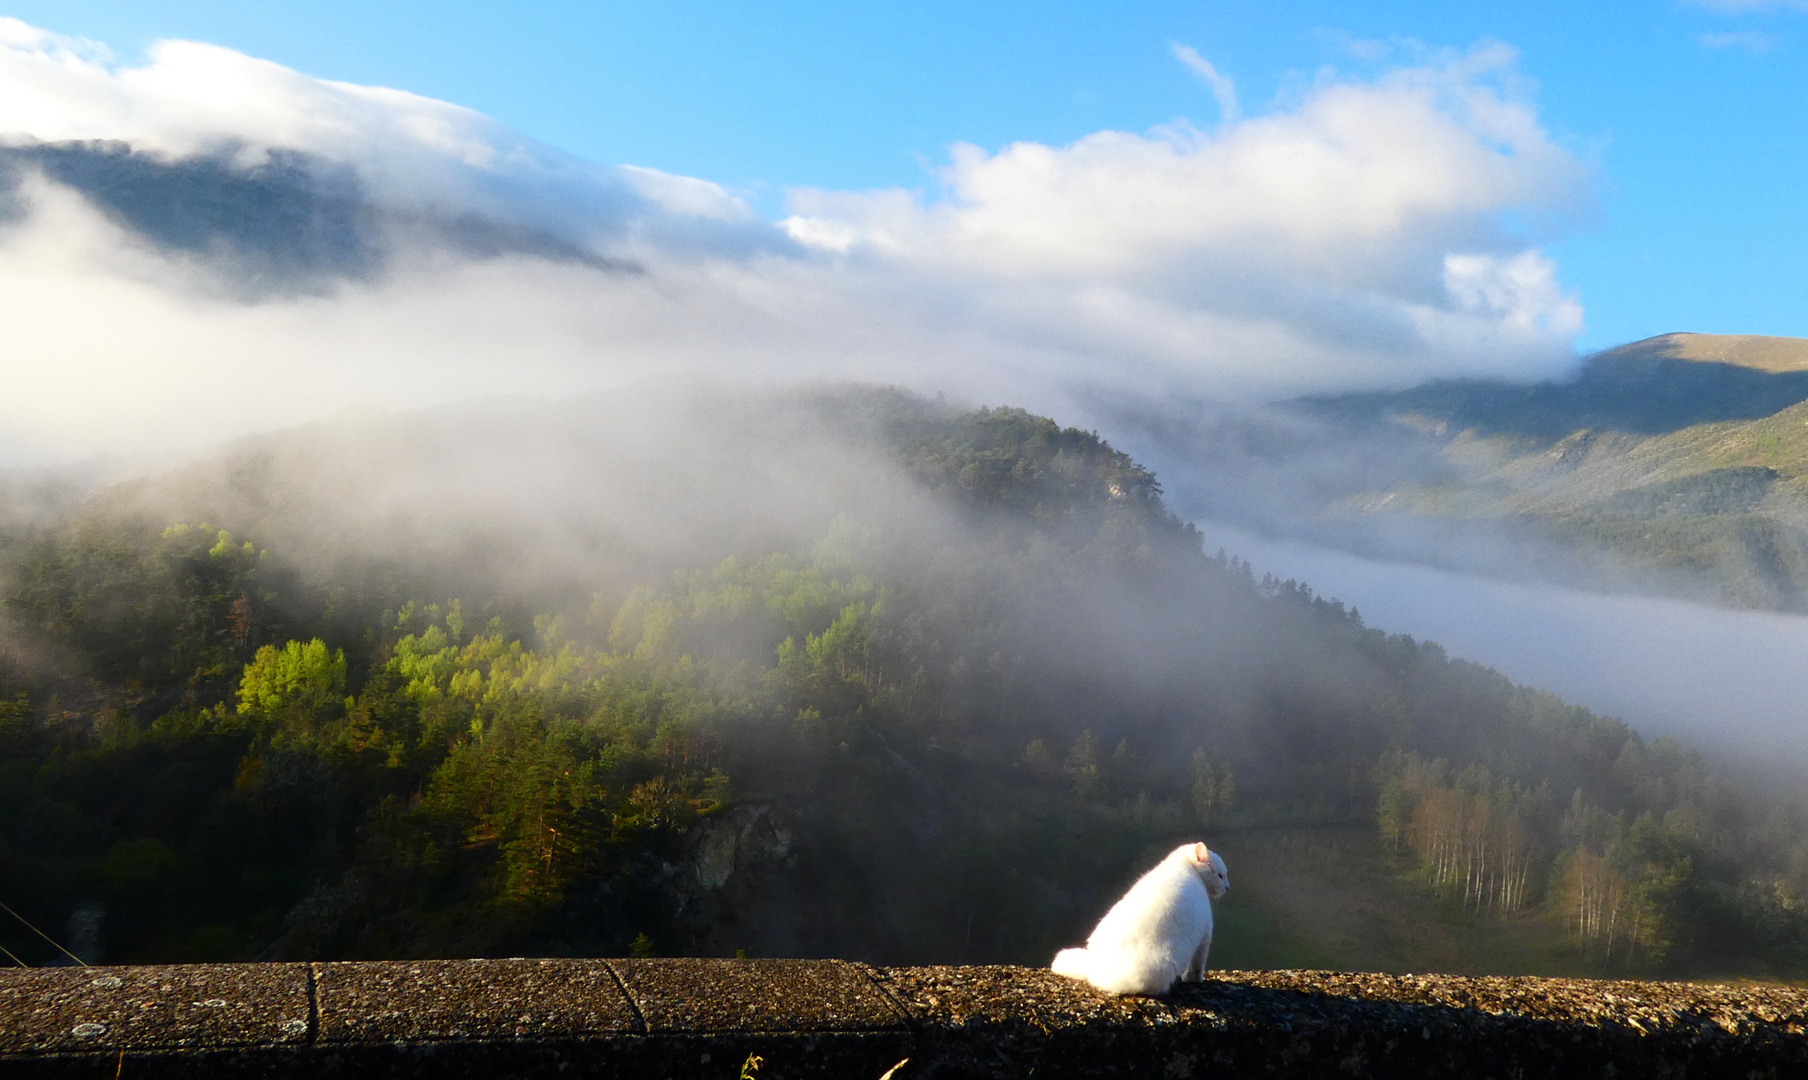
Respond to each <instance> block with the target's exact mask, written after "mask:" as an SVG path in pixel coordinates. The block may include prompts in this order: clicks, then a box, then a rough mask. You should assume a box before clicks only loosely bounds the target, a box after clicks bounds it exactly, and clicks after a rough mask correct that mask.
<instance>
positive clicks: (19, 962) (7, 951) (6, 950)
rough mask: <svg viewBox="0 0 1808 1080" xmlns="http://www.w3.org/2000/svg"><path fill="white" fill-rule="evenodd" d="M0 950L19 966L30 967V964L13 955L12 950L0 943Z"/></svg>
mask: <svg viewBox="0 0 1808 1080" xmlns="http://www.w3.org/2000/svg"><path fill="white" fill-rule="evenodd" d="M0 952H3V953H5V954H6V957H7V959H9V960H11V961H12V962H13V963H15V964H17V965H19V966H20V967H30V966H31V965H30V964H28V963H26V962H25V961H23V960H21V959H19V958H18V957H16V956H14V955H13V951H12V950H11V949H9V948H7V947H6V946H4V945H0Z"/></svg>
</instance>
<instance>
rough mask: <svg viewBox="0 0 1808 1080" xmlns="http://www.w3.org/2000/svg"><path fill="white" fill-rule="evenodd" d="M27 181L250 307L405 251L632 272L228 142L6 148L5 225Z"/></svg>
mask: <svg viewBox="0 0 1808 1080" xmlns="http://www.w3.org/2000/svg"><path fill="white" fill-rule="evenodd" d="M32 179H41V180H43V181H47V182H49V183H52V184H55V185H58V186H60V187H63V188H65V189H67V190H69V191H72V192H74V193H76V194H77V195H79V196H81V197H82V198H83V199H84V200H86V201H87V202H88V203H89V204H90V205H92V206H94V207H95V208H96V209H98V210H99V211H100V212H101V214H102V215H103V216H105V217H106V218H107V219H108V220H109V221H110V222H111V223H112V224H114V225H116V226H118V227H119V228H120V229H122V230H124V231H125V233H126V234H127V235H128V236H130V237H131V238H133V239H134V240H136V241H138V242H140V243H143V244H146V245H147V246H149V247H151V248H153V249H155V250H157V251H158V252H160V253H161V254H163V255H165V256H170V257H176V258H179V259H182V260H186V262H187V263H188V264H189V265H200V266H202V267H204V270H205V272H206V273H207V274H208V276H209V279H210V280H211V281H212V282H213V283H215V284H216V285H217V286H218V287H221V288H224V289H227V290H228V291H230V292H232V293H233V294H235V295H238V296H240V297H241V298H244V299H263V298H268V297H272V296H283V295H294V294H300V293H319V292H324V291H327V290H329V289H330V288H331V287H332V286H333V285H334V284H336V283H339V282H342V281H368V280H371V279H373V278H376V277H378V276H380V275H381V274H382V273H383V272H384V271H385V270H386V269H387V268H388V267H389V266H390V265H391V264H392V263H393V262H394V261H395V260H396V259H397V258H398V257H401V256H402V255H403V254H404V253H405V252H410V251H413V252H420V251H437V252H441V253H443V254H445V255H449V256H452V257H460V258H494V257H497V256H501V255H526V256H532V257H536V258H543V259H552V260H556V261H563V262H579V263H585V264H588V265H593V266H597V267H601V268H616V269H621V268H625V267H624V264H620V263H615V262H611V261H610V260H608V259H604V258H602V257H600V256H598V255H597V254H595V253H594V252H591V251H588V250H586V249H585V248H583V247H581V246H579V245H577V244H575V243H573V242H571V241H570V240H568V239H566V238H563V237H561V236H558V235H555V234H553V233H551V232H548V231H545V230H541V229H536V228H532V227H529V226H526V225H523V224H520V223H518V222H515V221H511V220H506V219H503V218H500V217H495V216H486V215H483V214H479V213H476V212H472V211H462V212H461V211H454V210H443V209H442V210H438V211H434V210H430V209H425V208H422V209H415V210H404V209H401V208H398V207H394V206H387V205H384V204H383V203H382V202H380V201H377V200H376V199H373V198H372V196H371V194H370V192H369V191H368V190H367V185H366V184H365V183H364V182H363V181H362V180H361V179H360V178H359V176H358V175H357V173H356V172H355V171H354V170H352V169H350V168H348V167H345V166H340V165H334V164H333V163H331V162H328V161H326V160H324V159H321V158H318V157H315V156H313V155H310V154H306V153H303V152H300V151H294V150H267V151H259V152H257V153H251V152H250V151H248V150H247V149H246V148H242V147H236V146H230V145H229V146H226V147H223V148H221V149H220V150H217V151H215V152H213V153H211V154H203V155H198V156H194V157H189V158H181V159H170V158H167V157H165V156H162V155H158V154H153V153H148V152H145V151H140V150H134V149H133V148H132V147H131V146H129V145H127V144H125V143H121V142H100V141H90V142H60V143H41V142H23V143H20V142H14V143H12V144H10V145H0V224H17V223H18V222H20V221H22V220H24V219H25V218H26V216H27V215H28V211H29V187H28V181H30V180H32Z"/></svg>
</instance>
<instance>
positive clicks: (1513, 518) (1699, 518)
mask: <svg viewBox="0 0 1808 1080" xmlns="http://www.w3.org/2000/svg"><path fill="white" fill-rule="evenodd" d="M1805 373H1808V340H1801V339H1793V338H1761V337H1749V336H1747V337H1721V336H1712V335H1666V336H1665V337H1662V338H1654V339H1650V340H1648V341H1644V342H1636V343H1634V344H1632V345H1628V346H1623V347H1621V348H1620V349H1616V350H1611V351H1610V352H1608V353H1604V354H1602V355H1601V356H1599V357H1596V358H1594V360H1592V361H1591V363H1590V366H1589V369H1588V370H1587V371H1586V372H1585V373H1584V375H1583V377H1582V378H1581V379H1579V380H1578V381H1577V382H1576V383H1574V384H1572V385H1570V386H1566V387H1549V386H1546V387H1538V388H1533V389H1532V390H1523V389H1520V390H1513V391H1511V392H1508V390H1507V389H1506V388H1503V387H1499V386H1494V385H1492V384H1480V383H1476V384H1466V385H1464V386H1461V387H1453V386H1442V387H1428V388H1421V389H1420V390H1416V391H1407V392H1405V393H1402V394H1395V395H1371V396H1365V397H1363V398H1361V399H1355V398H1351V399H1341V400H1340V401H1338V402H1335V403H1332V404H1331V408H1332V409H1333V411H1335V412H1337V413H1340V414H1342V415H1343V417H1344V418H1345V419H1346V420H1351V419H1354V420H1355V421H1356V422H1357V423H1358V424H1359V425H1389V426H1408V427H1410V428H1412V429H1414V430H1417V431H1419V432H1421V433H1423V435H1424V437H1426V438H1429V439H1434V440H1437V441H1438V442H1439V444H1440V445H1439V447H1438V452H1439V455H1440V457H1441V458H1442V459H1443V460H1444V461H1445V462H1446V463H1447V464H1449V465H1450V466H1451V467H1452V469H1451V472H1450V474H1448V475H1447V476H1445V477H1442V478H1440V479H1439V480H1436V481H1431V482H1421V483H1407V484H1402V485H1399V486H1397V487H1394V488H1391V489H1387V490H1370V491H1353V492H1348V493H1346V494H1345V495H1344V496H1343V497H1342V498H1340V499H1338V500H1337V501H1336V502H1335V503H1334V504H1333V505H1332V506H1331V507H1330V508H1329V514H1330V516H1331V517H1332V518H1338V517H1342V518H1345V519H1350V518H1361V517H1364V516H1367V515H1371V514H1375V513H1389V514H1402V513H1404V514H1407V515H1413V516H1422V517H1430V518H1438V519H1458V520H1466V521H1470V522H1483V523H1486V522H1503V523H1504V522H1508V521H1510V522H1513V523H1515V524H1524V523H1530V524H1532V525H1533V526H1535V527H1536V529H1537V530H1538V531H1540V532H1542V533H1544V534H1545V535H1548V536H1551V537H1554V538H1556V539H1558V540H1561V541H1563V542H1565V543H1569V544H1573V545H1576V546H1578V547H1581V548H1584V549H1591V550H1595V551H1603V552H1606V553H1608V554H1610V555H1612V556H1613V557H1614V558H1616V559H1618V560H1620V561H1622V562H1624V563H1627V564H1630V565H1631V566H1633V567H1635V568H1638V569H1642V570H1651V571H1662V572H1665V573H1666V574H1669V575H1672V576H1673V577H1674V578H1676V579H1678V580H1679V581H1680V582H1681V583H1682V584H1683V585H1684V586H1685V588H1687V587H1688V586H1689V585H1690V583H1692V587H1693V589H1694V591H1695V592H1696V593H1698V594H1700V595H1702V597H1703V598H1711V599H1716V600H1719V601H1720V602H1723V603H1728V604H1731V605H1734V606H1741V607H1760V608H1777V609H1783V610H1808V400H1804V399H1808V381H1804V380H1808V374H1805Z"/></svg>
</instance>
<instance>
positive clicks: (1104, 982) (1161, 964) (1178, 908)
mask: <svg viewBox="0 0 1808 1080" xmlns="http://www.w3.org/2000/svg"><path fill="white" fill-rule="evenodd" d="M1229 888H1230V875H1229V873H1228V872H1227V871H1226V870H1225V868H1224V860H1223V859H1221V858H1219V857H1218V855H1217V853H1216V852H1214V851H1211V850H1210V849H1208V848H1207V847H1206V846H1205V845H1204V844H1183V845H1182V846H1180V847H1178V848H1175V849H1174V851H1173V853H1171V854H1170V855H1169V856H1168V857H1167V858H1165V859H1163V860H1162V861H1161V862H1159V863H1157V864H1156V866H1155V869H1153V870H1150V871H1149V872H1148V873H1146V874H1144V875H1143V876H1142V877H1140V878H1138V879H1137V880H1136V884H1134V885H1132V886H1130V891H1129V892H1127V893H1125V894H1124V898H1123V899H1122V900H1119V901H1118V902H1117V903H1116V904H1113V905H1112V907H1111V910H1110V911H1107V912H1106V913H1105V917H1104V918H1103V919H1100V920H1099V925H1098V928H1097V929H1095V930H1093V932H1092V936H1091V937H1089V938H1087V939H1086V947H1085V948H1083V949H1062V950H1061V952H1060V953H1059V954H1057V955H1056V957H1055V962H1054V964H1052V965H1051V966H1052V967H1053V968H1054V970H1055V971H1056V972H1057V973H1059V974H1062V975H1067V976H1071V977H1072V978H1075V979H1085V980H1086V981H1087V982H1089V983H1091V984H1092V985H1094V986H1096V987H1098V988H1099V989H1100V990H1103V991H1105V992H1106V993H1107V994H1164V993H1167V991H1168V988H1169V987H1171V986H1173V985H1174V980H1175V979H1176V978H1182V979H1185V980H1186V981H1188V982H1198V981H1199V980H1200V978H1202V977H1203V975H1204V972H1205V957H1206V953H1208V952H1209V951H1211V947H1212V900H1213V899H1214V898H1216V897H1219V896H1222V895H1224V893H1225V892H1226V891H1227V890H1228V889H1229Z"/></svg>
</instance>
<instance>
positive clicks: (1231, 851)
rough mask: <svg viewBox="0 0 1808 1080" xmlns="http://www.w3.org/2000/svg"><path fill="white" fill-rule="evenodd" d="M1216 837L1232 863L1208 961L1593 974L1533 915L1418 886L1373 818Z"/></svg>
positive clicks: (1236, 965)
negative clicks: (1490, 913)
mask: <svg viewBox="0 0 1808 1080" xmlns="http://www.w3.org/2000/svg"><path fill="white" fill-rule="evenodd" d="M1216 847H1217V848H1218V850H1219V851H1221V852H1223V853H1224V857H1225V859H1226V861H1227V862H1228V863H1229V865H1230V866H1231V868H1232V869H1231V891H1230V893H1229V894H1227V895H1226V896H1225V898H1224V899H1223V900H1221V901H1219V904H1218V908H1217V929H1216V933H1215V935H1214V940H1213V944H1212V966H1213V967H1217V968H1225V969H1260V968H1331V969H1338V970H1350V971H1386V972H1397V973H1407V972H1415V971H1441V972H1449V973H1453V974H1476V975H1479V974H1491V975H1534V974H1535V975H1599V974H1600V968H1599V966H1598V965H1592V964H1589V963H1588V962H1586V961H1585V960H1584V959H1583V958H1582V957H1580V956H1579V955H1577V954H1576V953H1575V952H1573V951H1572V950H1570V949H1569V948H1567V947H1566V946H1565V944H1564V942H1563V938H1562V935H1561V933H1560V932H1559V931H1558V929H1557V928H1556V927H1553V926H1551V925H1550V924H1549V923H1547V922H1545V921H1544V920H1542V919H1540V918H1537V917H1533V916H1527V917H1524V918H1518V919H1510V920H1501V919H1492V918H1479V917H1476V916H1474V915H1471V914H1468V913H1465V912H1463V911H1461V910H1460V909H1459V908H1458V907H1457V905H1455V904H1452V903H1446V902H1443V901H1440V900H1438V899H1437V898H1435V897H1433V896H1431V895H1429V894H1427V893H1426V892H1425V891H1423V890H1422V889H1421V888H1419V887H1418V886H1417V885H1416V884H1415V883H1413V882H1412V881H1410V880H1409V879H1408V878H1407V877H1406V875H1405V873H1404V863H1403V862H1401V861H1399V860H1396V859H1394V858H1392V857H1391V856H1390V855H1389V853H1388V852H1386V851H1385V850H1384V849H1383V847H1382V846H1381V843H1380V841H1379V840H1378V839H1376V837H1375V835H1374V831H1373V829H1372V828H1368V827H1360V826H1356V827H1337V828H1313V829H1298V828H1283V829H1261V830H1250V831H1247V832H1240V833H1236V834H1232V835H1230V836H1226V837H1225V838H1224V839H1222V840H1221V841H1219V842H1218V844H1217V845H1216Z"/></svg>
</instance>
